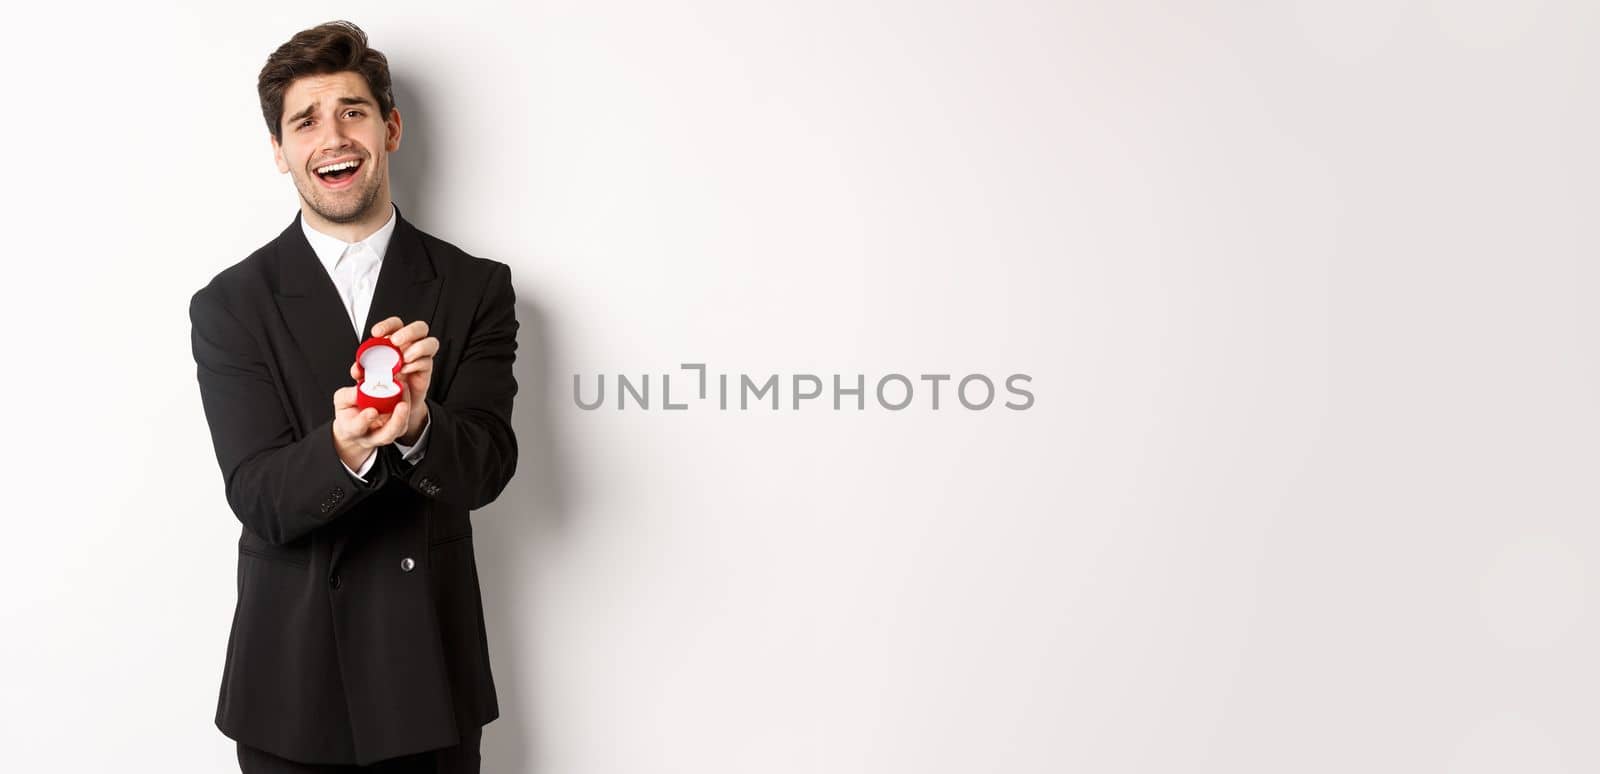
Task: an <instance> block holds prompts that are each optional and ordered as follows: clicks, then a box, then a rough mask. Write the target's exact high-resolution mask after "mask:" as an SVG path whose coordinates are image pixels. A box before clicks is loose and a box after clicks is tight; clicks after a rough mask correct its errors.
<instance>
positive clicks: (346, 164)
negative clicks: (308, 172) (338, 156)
mask: <svg viewBox="0 0 1600 774" xmlns="http://www.w3.org/2000/svg"><path fill="white" fill-rule="evenodd" d="M360 163H361V162H360V161H341V162H339V163H338V164H329V165H328V166H325V167H317V170H316V171H317V174H319V175H326V174H328V173H329V172H338V171H339V170H341V169H349V168H351V167H354V166H356V165H357V164H360Z"/></svg>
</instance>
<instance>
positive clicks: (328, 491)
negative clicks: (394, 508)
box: [189, 288, 388, 545]
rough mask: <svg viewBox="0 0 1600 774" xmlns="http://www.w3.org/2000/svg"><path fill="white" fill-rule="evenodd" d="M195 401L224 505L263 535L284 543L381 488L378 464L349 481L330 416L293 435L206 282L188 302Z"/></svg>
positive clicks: (241, 333)
mask: <svg viewBox="0 0 1600 774" xmlns="http://www.w3.org/2000/svg"><path fill="white" fill-rule="evenodd" d="M189 322H190V336H189V338H190V343H191V345H192V347H193V349H194V362H195V368H196V375H197V377H198V379H199V382H200V401H201V403H202V405H203V406H204V408H205V415H206V423H207V425H209V426H210V430H211V444H212V447H213V448H214V449H215V451H216V455H217V465H218V466H219V467H220V468H221V469H222V478H223V484H224V489H225V491H226V493H227V499H228V506H229V507H230V508H232V509H233V513H234V515H235V516H237V517H239V521H240V522H242V523H243V524H244V526H245V527H246V528H248V529H249V530H250V531H251V532H253V533H255V534H256V536H258V537H260V538H261V539H262V540H265V541H267V542H268V543H273V544H280V545H281V544H283V543H288V542H291V541H293V540H296V539H298V538H300V537H303V536H305V535H306V534H308V533H310V532H312V531H313V530H315V529H317V528H318V527H321V526H324V525H326V524H328V523H329V522H331V521H333V520H334V519H336V518H338V517H339V516H341V515H343V514H344V513H346V512H348V511H349V510H350V509H351V508H353V507H354V506H355V505H356V504H357V503H359V502H361V501H362V500H364V499H366V498H367V497H368V496H370V495H371V494H372V493H373V492H375V491H377V490H378V489H379V488H381V487H382V486H383V484H384V482H385V481H386V480H387V478H388V469H387V468H386V467H385V466H383V465H374V466H372V471H371V480H370V481H369V482H368V484H367V485H366V486H362V485H361V484H360V483H359V482H357V481H352V480H351V478H350V475H349V473H348V472H347V471H348V468H346V467H345V465H344V462H343V461H342V460H340V459H339V454H338V452H337V450H336V449H335V448H334V443H333V417H332V413H333V396H332V395H329V396H328V411H329V418H328V420H327V421H325V422H322V423H321V424H318V425H317V426H315V427H312V428H310V429H309V430H308V431H306V433H305V435H304V436H303V437H300V438H296V437H295V428H294V425H293V423H292V421H291V420H290V417H289V415H288V410H287V408H286V407H285V405H284V402H283V400H282V397H281V396H280V395H279V391H278V387H277V385H276V383H275V382H274V380H273V378H272V373H271V371H270V370H269V369H268V367H267V362H266V360H265V359H264V358H263V356H262V351H261V348H260V347H259V346H258V345H257V344H256V341H255V339H254V338H253V337H252V336H251V335H250V333H249V332H248V331H247V330H246V329H245V327H244V325H243V324H241V323H240V322H239V321H238V319H237V318H235V317H234V316H233V314H232V313H230V312H229V311H228V309H227V307H226V306H224V304H223V302H222V301H221V300H220V299H218V298H217V297H216V295H215V294H214V293H213V292H211V291H210V289H209V288H207V289H202V290H200V291H199V292H197V293H195V294H194V296H193V297H192V298H191V299H190V300H189Z"/></svg>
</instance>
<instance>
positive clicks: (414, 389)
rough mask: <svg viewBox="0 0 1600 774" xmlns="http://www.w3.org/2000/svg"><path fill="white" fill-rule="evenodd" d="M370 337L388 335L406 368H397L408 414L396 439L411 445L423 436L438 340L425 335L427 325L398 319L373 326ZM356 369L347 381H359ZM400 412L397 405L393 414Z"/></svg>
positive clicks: (351, 371) (351, 370)
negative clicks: (350, 379)
mask: <svg viewBox="0 0 1600 774" xmlns="http://www.w3.org/2000/svg"><path fill="white" fill-rule="evenodd" d="M372 335H374V336H388V337H389V341H390V343H392V344H394V345H395V347H396V348H398V349H399V350H400V352H401V362H403V363H405V366H404V367H402V368H401V369H400V376H399V382H400V384H401V386H402V387H403V388H404V396H405V398H404V400H403V401H402V402H401V404H400V405H403V406H405V407H406V408H407V411H406V424H405V430H404V431H402V432H401V433H400V435H399V436H398V437H399V439H400V442H401V443H403V444H406V445H408V446H410V445H414V444H415V443H416V442H417V440H418V436H420V435H422V428H423V427H425V426H426V425H427V424H428V403H427V399H428V384H429V382H431V381H433V356H434V354H435V353H437V352H438V351H439V339H438V338H436V337H433V336H429V335H428V324H427V323H426V322H423V321H422V320H417V321H416V322H413V323H410V324H407V323H404V322H402V321H401V320H400V318H398V317H390V318H388V319H386V320H384V321H382V322H380V323H378V324H377V325H374V326H372ZM357 370H358V368H357V367H356V365H354V364H351V366H350V378H352V379H355V378H358V377H357V376H356V372H357ZM399 411H400V408H399V406H396V407H395V413H399ZM391 440H392V439H391ZM362 459H366V458H365V457H363V458H362Z"/></svg>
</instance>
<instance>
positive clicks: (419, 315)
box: [273, 207, 440, 405]
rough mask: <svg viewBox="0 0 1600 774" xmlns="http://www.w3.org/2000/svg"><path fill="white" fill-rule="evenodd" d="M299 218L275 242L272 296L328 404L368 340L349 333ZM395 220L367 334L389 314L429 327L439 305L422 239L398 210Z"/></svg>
mask: <svg viewBox="0 0 1600 774" xmlns="http://www.w3.org/2000/svg"><path fill="white" fill-rule="evenodd" d="M301 217H302V216H301V215H299V214H296V215H295V219H294V222H293V223H290V224H289V227H288V228H286V229H284V230H283V233H282V234H279V235H278V239H277V240H276V244H277V253H278V256H277V257H278V287H277V289H276V290H275V291H273V296H274V298H275V300H276V302H277V304H278V310H279V311H280V312H281V313H282V314H283V319H284V322H285V324H286V325H287V326H288V328H289V333H290V335H292V336H293V337H294V341H295V344H296V345H297V346H298V347H299V349H300V352H301V354H302V355H304V357H305V359H306V365H307V366H308V367H309V368H310V369H311V375H312V378H313V380H314V381H315V387H316V390H317V393H318V394H321V395H325V396H327V398H328V400H329V402H330V405H331V401H332V399H333V393H334V391H336V390H338V389H339V388H341V387H347V386H350V385H351V384H354V380H352V379H351V378H350V365H351V364H352V363H354V362H355V355H356V347H358V346H360V345H361V342H362V341H363V340H365V338H366V336H364V335H363V336H361V337H360V338H357V337H356V334H355V332H354V331H353V330H351V328H350V316H349V314H347V313H346V312H345V309H344V302H343V300H341V299H340V298H339V290H338V288H337V287H335V286H334V284H333V278H331V277H329V276H328V271H327V269H325V268H323V266H322V263H321V261H319V260H317V254H316V252H315V251H313V250H312V249H311V243H309V242H307V241H306V235H305V232H304V231H302V230H301V226H300V218H301ZM395 220H396V222H395V227H394V234H393V235H392V236H390V238H389V247H388V249H387V250H386V251H385V254H384V257H383V266H382V268H381V269H379V271H378V284H377V287H376V288H374V289H373V294H372V307H371V310H370V311H369V313H368V315H367V319H366V322H365V324H364V325H363V326H362V332H363V333H369V332H370V331H371V330H372V326H373V325H376V324H377V323H378V321H379V320H383V319H384V318H386V317H390V316H396V317H399V318H400V319H401V320H404V321H405V322H407V323H409V322H412V321H414V320H427V321H429V324H430V326H431V325H432V318H433V313H434V309H435V307H436V306H437V304H438V300H439V284H440V279H439V276H438V274H437V273H436V272H435V271H434V269H433V263H432V261H431V259H430V258H429V256H428V253H427V250H426V248H424V247H423V244H422V237H421V236H420V234H419V232H418V231H417V230H416V228H415V227H413V226H412V225H411V223H410V222H409V221H407V220H406V219H405V218H404V217H402V216H401V215H400V211H399V208H398V207H397V208H396V209H395Z"/></svg>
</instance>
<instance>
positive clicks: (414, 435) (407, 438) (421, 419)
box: [398, 401, 428, 446]
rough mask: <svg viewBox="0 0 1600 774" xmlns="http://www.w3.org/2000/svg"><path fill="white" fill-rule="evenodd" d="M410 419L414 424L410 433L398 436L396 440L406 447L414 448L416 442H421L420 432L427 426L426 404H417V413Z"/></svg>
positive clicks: (425, 402)
mask: <svg viewBox="0 0 1600 774" xmlns="http://www.w3.org/2000/svg"><path fill="white" fill-rule="evenodd" d="M412 417H413V419H412V421H413V422H415V423H416V424H415V425H414V426H413V428H412V430H411V431H410V432H408V433H406V434H405V435H402V436H400V438H399V439H398V440H399V441H400V443H403V444H405V445H407V446H416V445H417V441H420V440H422V431H423V429H424V428H426V427H427V426H428V402H427V401H423V402H421V403H418V404H417V413H415V414H413V415H412Z"/></svg>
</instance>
